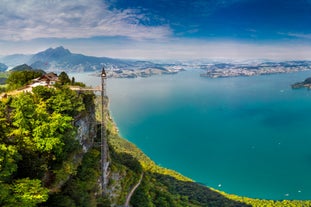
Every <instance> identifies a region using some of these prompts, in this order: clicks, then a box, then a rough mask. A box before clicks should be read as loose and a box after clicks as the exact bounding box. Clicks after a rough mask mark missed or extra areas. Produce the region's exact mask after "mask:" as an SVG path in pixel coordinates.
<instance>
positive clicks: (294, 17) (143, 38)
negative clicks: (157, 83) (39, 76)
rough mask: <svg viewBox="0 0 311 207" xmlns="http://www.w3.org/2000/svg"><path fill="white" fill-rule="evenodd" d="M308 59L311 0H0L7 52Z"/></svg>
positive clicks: (2, 50) (1, 43) (0, 51)
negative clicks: (60, 49)
mask: <svg viewBox="0 0 311 207" xmlns="http://www.w3.org/2000/svg"><path fill="white" fill-rule="evenodd" d="M58 46H64V47H65V48H67V49H69V50H70V51H72V52H74V53H82V54H86V55H92V56H98V57H103V56H106V57H113V58H128V59H258V58H260V59H262V58H265V59H291V60H292V59H309V60H311V0H74V1H73V0H25V1H21V0H0V56H1V55H2V56H3V55H9V54H16V53H23V54H33V53H36V52H39V51H42V50H45V49H47V48H50V47H58Z"/></svg>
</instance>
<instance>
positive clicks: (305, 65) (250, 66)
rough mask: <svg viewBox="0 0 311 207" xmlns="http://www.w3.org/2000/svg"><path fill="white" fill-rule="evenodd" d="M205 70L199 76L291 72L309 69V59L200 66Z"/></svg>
mask: <svg viewBox="0 0 311 207" xmlns="http://www.w3.org/2000/svg"><path fill="white" fill-rule="evenodd" d="M201 69H204V70H207V71H206V73H204V74H201V77H208V78H227V77H239V76H256V75H271V74H278V73H292V72H299V71H306V70H310V69H311V61H285V62H260V63H247V64H244V63H241V64H240V63H238V64H234V63H216V64H210V65H204V66H201Z"/></svg>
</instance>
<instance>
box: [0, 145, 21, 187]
mask: <svg viewBox="0 0 311 207" xmlns="http://www.w3.org/2000/svg"><path fill="white" fill-rule="evenodd" d="M20 159H21V156H20V155H19V154H18V151H17V149H16V147H15V146H12V145H5V144H0V182H1V181H8V180H9V179H10V178H11V175H12V174H13V173H14V172H15V171H16V170H17V162H18V160H20Z"/></svg>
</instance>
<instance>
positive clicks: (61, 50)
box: [38, 46, 71, 57]
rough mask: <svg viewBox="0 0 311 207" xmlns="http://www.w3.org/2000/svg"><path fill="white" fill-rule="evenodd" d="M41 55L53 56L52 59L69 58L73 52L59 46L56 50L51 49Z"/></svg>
mask: <svg viewBox="0 0 311 207" xmlns="http://www.w3.org/2000/svg"><path fill="white" fill-rule="evenodd" d="M41 53H45V54H46V55H48V56H52V57H62V56H67V55H70V54H71V52H70V51H69V50H68V49H65V48H64V47H63V46H59V47H56V48H49V49H47V50H45V51H43V52H41ZM38 54H40V53H38Z"/></svg>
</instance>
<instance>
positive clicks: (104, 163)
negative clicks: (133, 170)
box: [101, 68, 109, 196]
mask: <svg viewBox="0 0 311 207" xmlns="http://www.w3.org/2000/svg"><path fill="white" fill-rule="evenodd" d="M106 78H107V75H106V71H105V69H104V68H103V69H102V73H101V84H102V87H101V102H102V103H101V105H102V109H101V171H102V177H101V185H102V186H101V187H102V195H103V196H104V195H105V194H106V192H107V185H108V167H109V161H108V141H107V134H106V125H105V113H106V112H107V109H106V106H107V96H106Z"/></svg>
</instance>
